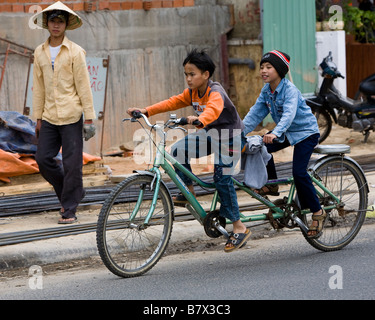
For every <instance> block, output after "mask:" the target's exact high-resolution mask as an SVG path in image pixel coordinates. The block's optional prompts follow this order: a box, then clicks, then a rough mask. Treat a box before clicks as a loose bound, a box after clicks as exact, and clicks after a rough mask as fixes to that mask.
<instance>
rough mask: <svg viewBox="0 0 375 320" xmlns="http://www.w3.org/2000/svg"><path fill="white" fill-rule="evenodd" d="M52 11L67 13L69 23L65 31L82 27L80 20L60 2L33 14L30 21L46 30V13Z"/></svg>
mask: <svg viewBox="0 0 375 320" xmlns="http://www.w3.org/2000/svg"><path fill="white" fill-rule="evenodd" d="M53 10H63V11H66V12H68V13H69V20H68V21H69V22H68V26H67V27H66V30H74V29H77V28H79V27H80V26H81V25H82V19H81V18H80V17H79V16H78V14H76V13H75V12H74V11H73V10H71V9H70V8H69V7H67V6H66V5H65V4H63V3H62V2H60V1H57V2H55V3H54V4H52V5H50V6H49V7H47V8H45V9H44V10H43V11H41V12H39V13H37V14H35V15H34V16H33V17H32V18H31V20H32V21H34V23H35V24H36V25H38V26H40V27H42V28H44V29H48V27H47V12H48V11H53Z"/></svg>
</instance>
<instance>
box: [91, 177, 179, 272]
mask: <svg viewBox="0 0 375 320" xmlns="http://www.w3.org/2000/svg"><path fill="white" fill-rule="evenodd" d="M153 180H154V179H153V177H152V176H149V175H142V174H139V175H135V176H131V177H129V178H127V179H126V180H124V181H122V182H121V183H119V184H118V185H117V186H116V187H115V189H113V191H112V192H111V193H110V195H109V196H108V198H107V199H106V201H105V202H104V204H103V207H102V209H101V211H100V214H99V218H98V224H97V234H96V239H97V246H98V251H99V254H100V257H101V259H102V261H103V263H104V264H105V266H106V267H107V268H108V269H109V270H110V271H111V272H112V273H114V274H116V275H118V276H120V277H125V278H127V277H135V276H139V275H141V274H143V273H145V272H147V271H148V270H150V269H151V268H152V267H153V266H155V264H156V263H157V262H158V261H159V259H160V258H161V257H162V255H163V253H164V251H165V249H166V248H167V245H168V242H169V239H170V236H171V233H172V223H173V203H172V199H171V196H170V193H169V191H168V189H167V188H166V187H165V185H164V184H163V183H161V184H160V189H159V193H158V198H157V202H156V204H155V209H154V211H153V214H152V216H151V219H150V220H149V222H148V223H145V219H146V217H147V214H148V212H149V210H150V207H151V206H152V199H153V196H154V192H155V183H153ZM132 216H133V217H132Z"/></svg>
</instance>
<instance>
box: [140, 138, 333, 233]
mask: <svg viewBox="0 0 375 320" xmlns="http://www.w3.org/2000/svg"><path fill="white" fill-rule="evenodd" d="M165 145H166V143H165V133H164V132H163V139H162V140H161V141H160V142H159V144H158V146H157V148H156V156H155V160H154V164H153V167H152V168H151V169H150V170H149V171H148V172H150V173H151V174H153V175H154V176H155V178H154V180H155V181H154V182H153V185H155V186H156V188H157V189H156V190H155V191H156V192H155V193H154V198H153V201H152V205H151V208H150V210H149V212H148V215H147V217H146V219H145V223H146V224H147V223H148V221H149V220H150V218H151V216H152V213H153V210H154V208H155V204H156V200H157V197H158V188H159V186H160V183H161V179H162V178H161V172H160V170H159V168H160V167H161V168H163V169H164V171H165V173H166V174H167V175H168V176H169V177H170V178H171V180H172V181H173V182H174V183H175V184H176V186H177V188H178V189H179V190H180V191H181V193H182V194H183V195H184V196H185V198H186V199H187V200H188V202H189V204H188V205H187V209H188V210H189V211H190V213H191V214H192V215H193V216H194V217H195V218H196V219H197V220H198V221H199V222H200V223H201V224H203V221H204V218H205V217H206V215H207V213H206V211H205V210H204V209H203V207H202V206H201V205H200V203H199V202H198V200H197V199H196V197H195V196H194V195H193V194H192V193H191V192H190V191H189V189H188V188H187V186H186V185H185V183H184V182H183V181H182V180H181V178H180V177H179V176H178V175H177V174H176V172H175V170H174V168H173V166H175V167H176V168H178V169H179V170H180V171H181V172H183V173H184V174H185V175H186V176H187V177H189V178H190V179H192V180H193V181H194V182H196V183H197V184H198V185H199V186H201V187H203V188H210V189H215V184H214V183H206V182H204V181H202V180H201V179H199V178H198V177H197V176H196V175H194V174H193V173H191V172H190V171H189V170H187V169H186V168H185V167H184V166H183V165H182V164H181V163H179V162H178V161H177V160H176V159H175V158H173V157H172V156H171V155H170V154H169V153H168V152H166V150H165ZM309 174H310V176H311V179H312V181H313V182H314V183H315V184H316V185H317V186H318V187H319V189H321V192H322V193H324V194H327V195H329V196H330V197H331V198H332V199H334V202H335V203H334V204H332V205H331V206H326V207H324V209H325V210H329V209H333V208H335V207H337V205H338V204H339V203H340V199H339V198H337V197H336V196H335V195H334V194H333V193H332V192H331V191H330V190H328V189H327V188H326V187H325V186H324V185H323V184H322V183H321V182H320V181H319V179H318V178H316V177H315V176H314V173H313V172H310V173H309ZM232 180H233V182H234V185H235V186H237V187H238V188H239V189H240V190H242V191H244V192H246V193H247V194H249V195H250V196H251V197H253V198H255V199H256V200H258V201H259V202H261V203H262V204H263V205H265V206H267V207H268V208H269V209H270V210H272V211H273V218H274V219H280V218H283V217H285V212H284V210H283V209H282V208H279V207H278V206H276V205H275V204H274V203H273V202H271V201H270V200H268V198H264V197H262V196H261V195H259V194H258V193H256V192H255V191H253V190H252V189H251V188H249V187H247V186H246V185H244V184H243V183H241V182H240V181H238V180H236V179H235V178H234V177H232ZM268 184H279V185H281V184H284V185H290V189H289V193H288V197H287V202H286V205H288V204H292V203H293V200H294V198H295V194H296V188H295V184H294V179H293V177H290V178H288V179H278V180H270V181H268ZM317 193H318V196H321V195H322V193H320V191H319V190H318V189H317ZM141 201H142V195H140V197H139V199H138V202H139V203H140V202H141ZM218 202H219V195H218V192H217V190H215V192H214V196H213V199H212V202H211V207H210V211H214V210H215V209H216V206H217V203H218ZM136 207H137V206H136ZM135 211H136V210H135ZM308 213H310V211H309V210H302V211H301V214H308ZM135 214H136V212H134V216H135ZM292 218H293V219H294V220H295V222H296V223H297V224H298V225H299V226H300V227H301V228H302V229H303V230H304V231H305V232H307V231H308V228H307V227H306V225H305V224H304V223H303V222H302V221H301V220H300V219H299V218H298V217H297V216H296V215H294V216H293V217H292ZM267 219H268V216H267V215H266V214H254V215H251V216H245V215H243V214H242V213H240V220H241V221H242V222H250V221H264V220H267ZM227 223H229V224H230V223H231V221H229V220H227Z"/></svg>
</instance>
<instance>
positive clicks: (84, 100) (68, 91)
mask: <svg viewBox="0 0 375 320" xmlns="http://www.w3.org/2000/svg"><path fill="white" fill-rule="evenodd" d="M85 56H86V52H85V50H83V49H82V48H81V47H80V46H79V45H77V44H75V43H74V42H72V41H70V40H69V39H68V38H67V37H66V36H64V40H63V42H62V45H61V49H60V52H59V53H58V55H57V57H56V59H55V63H54V70H52V64H51V54H50V50H49V39H47V41H46V42H45V43H43V44H41V45H40V46H38V47H37V48H36V49H35V52H34V70H33V115H34V117H35V118H36V119H43V120H46V121H48V122H49V123H51V124H54V125H65V124H71V123H75V122H77V121H78V120H79V119H80V118H81V116H82V113H83V114H84V117H85V120H90V119H95V110H94V105H93V98H92V92H91V87H90V77H89V74H88V71H87V66H86V58H85Z"/></svg>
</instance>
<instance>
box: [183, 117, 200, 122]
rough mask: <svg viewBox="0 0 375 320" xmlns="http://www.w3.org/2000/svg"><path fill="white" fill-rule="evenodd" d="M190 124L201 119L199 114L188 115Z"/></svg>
mask: <svg viewBox="0 0 375 320" xmlns="http://www.w3.org/2000/svg"><path fill="white" fill-rule="evenodd" d="M186 119H187V121H188V124H193V122H194V121H197V120H198V121H199V118H198V117H197V116H188V117H187V118H186Z"/></svg>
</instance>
